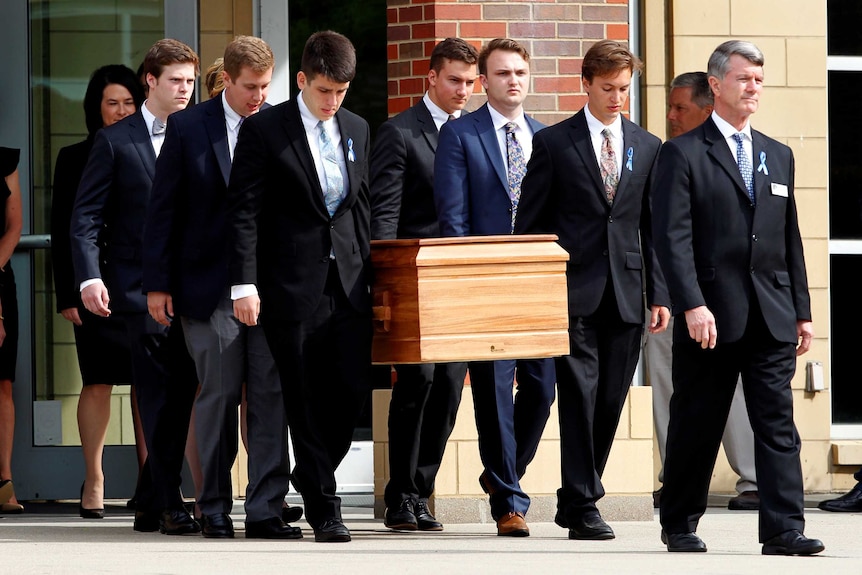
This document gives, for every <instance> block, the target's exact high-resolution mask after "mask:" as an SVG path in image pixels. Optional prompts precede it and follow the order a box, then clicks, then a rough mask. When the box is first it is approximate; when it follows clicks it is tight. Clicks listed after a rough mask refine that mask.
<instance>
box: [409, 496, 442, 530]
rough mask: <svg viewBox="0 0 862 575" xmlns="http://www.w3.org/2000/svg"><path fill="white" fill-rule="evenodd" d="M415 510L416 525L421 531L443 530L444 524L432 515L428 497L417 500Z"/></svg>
mask: <svg viewBox="0 0 862 575" xmlns="http://www.w3.org/2000/svg"><path fill="white" fill-rule="evenodd" d="M413 511H414V512H415V513H416V525H417V526H418V527H419V531H443V524H442V523H440V522H439V521H437V518H436V517H434V516H433V515H431V511H430V510H429V509H428V500H427V499H420V500H419V501H417V502H416V505H414V506H413Z"/></svg>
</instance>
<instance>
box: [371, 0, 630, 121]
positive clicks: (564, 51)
mask: <svg viewBox="0 0 862 575" xmlns="http://www.w3.org/2000/svg"><path fill="white" fill-rule="evenodd" d="M628 4H629V0H593V1H581V2H566V1H564V0H563V1H560V0H558V1H556V2H555V1H553V0H535V1H532V2H529V1H526V2H525V1H523V0H520V1H519V0H500V1H496V0H489V1H486V2H476V1H475V0H388V1H387V19H388V22H389V26H388V59H389V113H390V114H396V113H398V112H401V111H402V110H405V109H407V108H408V107H410V106H411V105H413V104H414V103H416V102H417V101H418V100H419V98H421V97H422V94H423V93H424V92H425V88H426V86H425V84H426V79H425V78H426V76H427V74H428V58H429V56H430V55H431V50H432V49H433V48H434V45H435V44H436V43H437V42H439V41H440V40H442V39H444V38H446V37H449V36H459V37H461V38H464V39H465V40H468V41H469V42H471V43H472V44H474V45H475V46H476V47H477V48H481V46H482V44H484V43H485V42H487V41H488V40H492V39H494V38H501V37H507V38H512V39H515V40H518V41H519V42H521V43H523V44H524V45H525V46H526V47H527V49H528V50H529V52H530V55H531V64H532V65H531V69H532V80H533V81H532V87H531V90H530V95H529V96H528V98H527V102H526V104H525V108H526V109H527V111H528V113H530V114H531V115H533V116H534V117H536V118H537V119H538V120H540V121H542V122H545V123H547V124H553V123H556V122H558V121H559V120H562V119H563V118H566V117H568V116H570V115H571V114H572V113H574V112H576V111H577V110H579V109H580V108H581V107H582V106H583V105H584V103H585V102H586V95H585V94H584V93H583V91H582V89H581V78H580V72H581V62H582V58H583V54H584V53H585V52H586V51H587V50H588V49H589V47H590V46H591V45H592V44H593V43H594V42H596V41H597V40H601V39H604V38H611V39H615V40H622V41H625V40H627V39H628V35H629V22H628ZM480 94H481V86H480V87H479V88H478V89H477V90H476V92H475V94H474V97H473V100H471V102H470V108H471V109H475V108H477V107H478V106H480V105H481V104H482V103H483V102H484V97H482V96H481V95H480ZM477 95H479V96H478V97H477Z"/></svg>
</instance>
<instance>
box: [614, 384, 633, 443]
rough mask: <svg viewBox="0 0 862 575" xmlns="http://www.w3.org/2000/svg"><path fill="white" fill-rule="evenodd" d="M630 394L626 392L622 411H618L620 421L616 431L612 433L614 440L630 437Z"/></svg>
mask: <svg viewBox="0 0 862 575" xmlns="http://www.w3.org/2000/svg"><path fill="white" fill-rule="evenodd" d="M630 418H631V396H630V394H626V400H625V402H624V403H623V409H622V412H620V422H619V424H618V425H617V430H616V433H614V442H618V441H623V440H626V439H628V438H629V437H631V435H630V433H629V432H630V428H629V426H630V425H631V419H630Z"/></svg>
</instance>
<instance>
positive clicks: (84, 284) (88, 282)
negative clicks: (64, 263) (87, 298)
mask: <svg viewBox="0 0 862 575" xmlns="http://www.w3.org/2000/svg"><path fill="white" fill-rule="evenodd" d="M93 284H102V285H105V282H103V281H102V278H93V279H89V280H84V281H82V282H81V289H80V291H84V288H86V287H87V286H91V285H93Z"/></svg>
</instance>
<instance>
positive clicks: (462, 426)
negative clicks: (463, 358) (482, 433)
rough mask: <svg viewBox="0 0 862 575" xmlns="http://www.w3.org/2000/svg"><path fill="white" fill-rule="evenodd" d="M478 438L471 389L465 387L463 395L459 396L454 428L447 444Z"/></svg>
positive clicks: (467, 386)
mask: <svg viewBox="0 0 862 575" xmlns="http://www.w3.org/2000/svg"><path fill="white" fill-rule="evenodd" d="M478 436H479V435H478V432H477V431H476V416H475V414H474V412H473V388H472V387H470V386H469V385H465V386H464V394H463V395H462V396H461V406H460V407H459V408H458V415H457V416H456V418H455V426H454V427H453V428H452V435H450V436H449V442H450V443H451V442H453V441H461V440H475V439H476V438H477V437H478Z"/></svg>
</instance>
